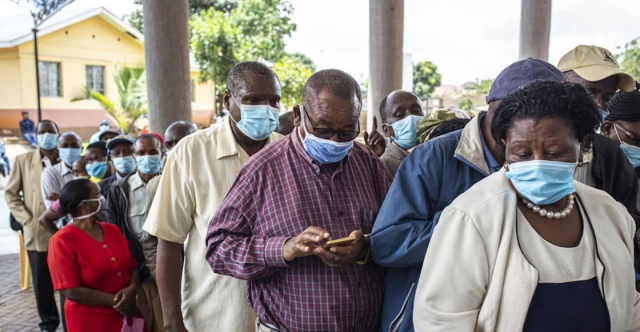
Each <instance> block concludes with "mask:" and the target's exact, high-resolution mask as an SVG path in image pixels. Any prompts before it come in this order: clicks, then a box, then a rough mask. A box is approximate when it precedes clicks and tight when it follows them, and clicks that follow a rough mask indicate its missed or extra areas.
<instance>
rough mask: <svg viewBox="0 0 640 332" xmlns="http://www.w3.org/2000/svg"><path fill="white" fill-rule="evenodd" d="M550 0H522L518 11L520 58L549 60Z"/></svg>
mask: <svg viewBox="0 0 640 332" xmlns="http://www.w3.org/2000/svg"><path fill="white" fill-rule="evenodd" d="M550 31H551V0H522V9H521V12H520V59H526V58H529V57H531V58H534V59H540V60H544V61H549V34H550Z"/></svg>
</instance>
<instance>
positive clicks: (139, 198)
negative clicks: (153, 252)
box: [127, 172, 147, 243]
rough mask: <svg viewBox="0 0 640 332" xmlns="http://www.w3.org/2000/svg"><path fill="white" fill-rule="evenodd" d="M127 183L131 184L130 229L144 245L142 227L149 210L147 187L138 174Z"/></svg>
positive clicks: (132, 176)
mask: <svg viewBox="0 0 640 332" xmlns="http://www.w3.org/2000/svg"><path fill="white" fill-rule="evenodd" d="M127 181H128V182H129V227H131V230H132V231H133V234H134V235H135V236H136V238H137V239H138V241H139V242H140V243H142V242H143V241H144V239H145V236H144V234H145V232H144V231H143V230H142V225H143V224H144V218H145V214H146V210H147V185H146V184H145V183H144V181H143V180H142V178H141V177H140V174H138V172H136V173H135V174H133V175H131V176H130V177H129V178H128V179H127Z"/></svg>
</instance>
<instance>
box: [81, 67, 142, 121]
mask: <svg viewBox="0 0 640 332" xmlns="http://www.w3.org/2000/svg"><path fill="white" fill-rule="evenodd" d="M113 79H114V81H115V83H116V87H117V89H118V100H117V101H115V102H114V101H113V100H111V99H109V97H107V96H105V95H104V94H102V93H100V92H98V91H95V90H92V89H89V87H87V86H85V87H84V88H83V90H82V93H80V94H79V95H78V96H76V97H74V98H72V99H71V101H72V102H75V101H80V100H95V101H97V102H98V103H100V105H102V107H103V108H104V109H105V110H106V111H107V112H108V113H109V115H111V117H113V118H114V119H115V120H116V123H117V124H118V128H119V129H120V130H121V131H122V132H124V133H131V132H134V131H135V130H136V129H135V122H136V120H138V119H139V118H140V117H142V116H143V115H145V114H147V87H146V84H145V72H144V69H142V68H133V67H124V68H123V69H122V70H118V69H117V68H116V70H115V74H114V75H113Z"/></svg>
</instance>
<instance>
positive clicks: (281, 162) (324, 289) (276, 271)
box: [207, 132, 392, 332]
mask: <svg viewBox="0 0 640 332" xmlns="http://www.w3.org/2000/svg"><path fill="white" fill-rule="evenodd" d="M391 181H392V178H391V174H389V172H388V171H387V170H386V169H385V167H384V165H383V164H382V162H380V160H379V159H378V157H377V156H376V155H375V154H374V153H373V152H371V151H370V150H369V149H368V148H367V147H365V146H363V145H361V144H359V143H355V144H354V146H353V148H352V149H351V151H350V152H349V154H348V155H347V157H346V158H345V159H343V160H342V161H341V162H339V163H336V164H333V165H324V166H320V165H318V164H317V163H315V162H314V161H313V160H312V159H311V158H310V156H309V155H308V154H307V152H306V151H305V150H304V147H303V145H302V143H301V142H300V140H299V138H298V135H296V133H295V132H294V134H292V135H289V136H288V137H285V138H284V139H282V140H280V141H277V142H275V143H273V144H271V145H269V146H267V147H266V148H264V149H263V150H262V151H260V152H259V153H257V154H256V155H254V156H253V157H252V158H251V159H250V160H249V161H248V162H247V164H246V165H245V166H244V167H243V169H242V170H241V171H240V174H239V175H238V178H237V179H236V182H235V183H234V185H233V186H232V188H231V190H230V191H229V194H228V196H227V197H226V198H225V200H224V201H223V203H222V205H221V206H220V209H219V210H218V211H217V212H216V214H215V216H214V217H213V219H212V220H211V223H210V224H209V230H208V233H207V245H208V251H207V260H208V262H209V264H210V265H211V267H212V268H213V270H214V272H216V273H220V274H226V275H231V276H234V277H236V278H240V279H244V280H248V281H249V282H248V283H247V300H248V301H249V303H250V304H251V305H252V307H253V309H254V310H255V311H256V313H257V315H258V316H259V317H260V319H261V320H262V321H264V322H267V323H270V324H272V325H275V326H276V327H278V329H280V330H281V331H296V332H298V331H300V332H301V331H374V330H376V327H377V324H378V321H379V318H380V308H381V305H382V292H383V289H382V282H383V274H382V270H381V269H380V267H378V266H377V265H375V264H373V263H372V262H370V263H367V264H365V265H356V264H352V265H348V266H344V267H341V268H330V267H327V266H326V265H324V263H323V262H322V261H321V260H320V258H319V257H317V256H309V257H305V258H299V259H297V260H296V261H294V262H293V263H291V264H290V265H289V264H287V263H286V262H285V260H284V258H283V256H282V250H283V246H284V243H285V242H286V241H287V239H289V238H292V237H294V236H296V235H298V234H300V233H302V232H303V231H304V230H305V229H307V228H308V227H310V226H317V227H321V228H323V229H325V230H326V231H327V232H329V234H330V235H331V237H332V238H334V239H337V238H340V237H344V236H348V235H349V234H350V233H351V232H352V231H354V230H362V232H364V233H365V234H367V233H370V232H371V228H372V226H373V222H374V220H375V219H376V216H377V214H378V210H379V209H380V206H381V204H382V201H383V200H384V197H385V195H386V192H387V190H388V188H389V186H390V185H391Z"/></svg>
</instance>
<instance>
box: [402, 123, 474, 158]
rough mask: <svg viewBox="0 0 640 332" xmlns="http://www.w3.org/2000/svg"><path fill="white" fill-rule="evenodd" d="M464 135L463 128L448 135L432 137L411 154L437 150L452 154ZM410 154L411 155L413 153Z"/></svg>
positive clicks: (428, 152) (429, 152)
mask: <svg viewBox="0 0 640 332" xmlns="http://www.w3.org/2000/svg"><path fill="white" fill-rule="evenodd" d="M461 136H462V129H460V130H456V131H454V132H451V133H448V134H446V135H442V136H438V137H436V138H434V139H430V140H428V141H426V142H424V143H422V144H420V145H418V146H417V147H415V149H414V150H413V151H412V152H411V154H415V153H417V154H431V153H434V152H436V151H446V152H451V155H452V156H453V154H454V153H455V150H456V148H457V147H458V144H459V143H460V137H461ZM411 154H410V155H411Z"/></svg>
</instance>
